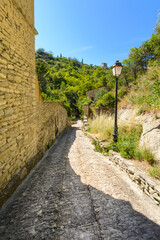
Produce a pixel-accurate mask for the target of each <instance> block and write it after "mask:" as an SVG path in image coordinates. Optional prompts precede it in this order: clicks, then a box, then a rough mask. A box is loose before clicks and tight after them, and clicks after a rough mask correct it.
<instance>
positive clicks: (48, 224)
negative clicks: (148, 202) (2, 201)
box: [0, 127, 160, 240]
mask: <svg viewBox="0 0 160 240" xmlns="http://www.w3.org/2000/svg"><path fill="white" fill-rule="evenodd" d="M78 129H79V128H76V127H72V128H71V129H69V130H68V131H66V132H65V133H64V134H63V135H62V136H60V137H59V139H58V141H57V142H56V143H55V144H54V146H52V147H51V148H50V150H49V151H48V153H47V154H46V155H45V156H44V158H43V159H42V160H41V161H40V162H39V163H38V164H37V165H36V167H35V168H34V169H33V170H32V171H31V172H30V174H29V176H28V177H27V178H26V179H25V180H24V182H23V183H22V184H21V186H20V187H19V188H18V189H17V190H16V192H15V193H14V194H13V196H12V197H11V199H10V200H9V201H8V202H7V203H6V205H5V206H4V207H3V208H2V210H1V212H0V239H1V240H5V239H7V240H11V239H12V240H32V239H37V240H40V239H46V240H48V239H54V240H71V239H74V240H79V239H83V240H96V239H108V240H112V239H113V240H120V239H122V240H125V239H126V240H140V239H145V240H149V239H150V240H159V239H160V226H159V225H157V224H156V223H154V222H153V221H151V220H150V219H148V218H147V217H145V216H144V215H142V214H141V213H139V212H137V211H135V210H134V209H133V208H132V206H131V204H130V203H129V202H127V201H124V200H118V199H115V198H113V197H112V196H110V195H108V194H105V193H103V192H102V191H99V190H98V189H96V188H94V187H92V186H91V185H86V184H83V183H82V181H81V177H80V176H79V175H77V174H76V173H75V171H74V169H73V166H71V165H70V161H69V158H68V154H69V152H70V149H71V146H72V145H73V143H74V141H75V138H76V131H77V130H78Z"/></svg>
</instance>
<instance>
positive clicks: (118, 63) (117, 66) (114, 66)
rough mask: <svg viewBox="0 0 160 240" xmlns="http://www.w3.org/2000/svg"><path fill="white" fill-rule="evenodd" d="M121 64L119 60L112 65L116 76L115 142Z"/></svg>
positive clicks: (116, 136) (115, 138)
mask: <svg viewBox="0 0 160 240" xmlns="http://www.w3.org/2000/svg"><path fill="white" fill-rule="evenodd" d="M122 68H123V66H122V64H121V63H120V62H119V61H116V63H115V64H114V65H113V69H112V71H113V76H115V77H116V89H115V120H114V132H113V141H114V142H117V140H118V126H117V93H118V77H119V76H120V75H121V72H122Z"/></svg>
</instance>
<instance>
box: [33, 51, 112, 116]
mask: <svg viewBox="0 0 160 240" xmlns="http://www.w3.org/2000/svg"><path fill="white" fill-rule="evenodd" d="M36 71H37V74H38V80H39V84H40V90H41V92H42V95H43V97H44V99H45V100H46V101H60V102H61V103H62V104H63V105H64V107H66V109H67V111H68V114H69V116H71V115H76V116H78V115H79V114H82V109H83V104H85V103H87V102H89V103H90V101H89V100H87V98H86V92H87V91H89V90H92V89H97V88H100V87H102V86H105V87H106V93H107V92H108V91H110V90H113V89H114V84H115V81H114V77H113V76H112V70H111V69H102V68H101V67H98V66H92V65H87V64H84V63H83V61H82V62H79V61H78V60H77V59H71V58H65V57H53V55H52V54H51V53H47V52H45V50H44V49H38V50H37V52H36Z"/></svg>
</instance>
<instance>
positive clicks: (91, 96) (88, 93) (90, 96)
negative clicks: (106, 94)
mask: <svg viewBox="0 0 160 240" xmlns="http://www.w3.org/2000/svg"><path fill="white" fill-rule="evenodd" d="M100 89H104V90H107V88H106V87H100V88H96V89H94V90H90V91H88V92H86V95H87V98H88V99H90V100H92V101H93V100H94V98H95V94H96V92H98V91H99V90H100Z"/></svg>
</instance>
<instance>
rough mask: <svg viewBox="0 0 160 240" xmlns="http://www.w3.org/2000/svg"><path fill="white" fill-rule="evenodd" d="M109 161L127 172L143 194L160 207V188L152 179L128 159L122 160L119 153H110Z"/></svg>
mask: <svg viewBox="0 0 160 240" xmlns="http://www.w3.org/2000/svg"><path fill="white" fill-rule="evenodd" d="M109 160H110V161H111V162H113V163H114V164H115V165H118V166H119V167H120V168H121V169H122V170H123V171H125V172H126V173H127V174H128V175H129V177H130V178H131V179H132V181H133V182H135V183H136V184H137V185H138V186H139V187H140V188H141V189H142V190H143V192H145V193H146V194H147V195H148V196H149V197H151V198H152V199H153V200H154V201H155V202H156V204H157V205H160V187H159V186H158V185H157V184H156V183H155V181H153V179H151V177H149V176H148V175H146V174H145V173H143V172H141V171H138V170H137V169H136V167H135V166H134V164H133V163H131V162H128V161H127V160H126V159H124V158H122V157H121V156H120V154H119V153H117V152H114V151H112V150H110V151H109ZM157 181H158V180H157Z"/></svg>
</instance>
